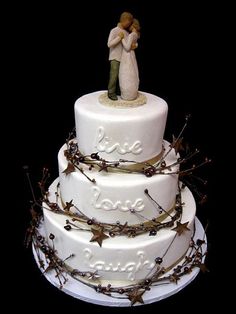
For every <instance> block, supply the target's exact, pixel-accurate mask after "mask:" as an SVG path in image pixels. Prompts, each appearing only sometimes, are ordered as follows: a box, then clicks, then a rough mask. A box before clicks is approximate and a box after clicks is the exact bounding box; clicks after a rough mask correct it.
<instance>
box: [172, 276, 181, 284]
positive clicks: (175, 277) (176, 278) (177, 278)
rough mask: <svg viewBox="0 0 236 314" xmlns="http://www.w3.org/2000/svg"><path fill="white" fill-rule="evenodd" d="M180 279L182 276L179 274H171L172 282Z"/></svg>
mask: <svg viewBox="0 0 236 314" xmlns="http://www.w3.org/2000/svg"><path fill="white" fill-rule="evenodd" d="M178 280H180V277H179V276H178V275H177V274H173V275H171V276H170V282H174V283H176V284H177V283H178Z"/></svg>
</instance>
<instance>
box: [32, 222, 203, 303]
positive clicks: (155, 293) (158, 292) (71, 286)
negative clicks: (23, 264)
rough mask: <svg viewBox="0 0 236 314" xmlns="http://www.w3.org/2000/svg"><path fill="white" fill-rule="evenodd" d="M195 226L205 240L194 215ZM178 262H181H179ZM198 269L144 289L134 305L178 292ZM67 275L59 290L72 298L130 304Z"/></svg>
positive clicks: (51, 277)
mask: <svg viewBox="0 0 236 314" xmlns="http://www.w3.org/2000/svg"><path fill="white" fill-rule="evenodd" d="M195 226H196V231H195V235H194V240H197V239H203V238H204V240H205V241H206V236H205V232H204V229H203V227H202V224H201V222H200V221H199V219H198V218H197V217H195ZM39 231H40V233H41V234H42V235H44V234H45V232H44V226H43V224H41V226H40V228H39ZM32 248H33V255H34V258H35V260H36V263H37V265H38V267H39V269H40V270H41V271H42V269H41V268H40V266H39V260H38V256H37V254H36V251H35V248H34V245H33V247H32ZM202 249H203V254H204V253H205V252H206V249H207V241H206V243H205V244H203V246H202ZM40 258H41V259H42V260H43V261H44V262H45V266H47V262H46V260H45V259H44V255H43V254H41V256H40ZM179 264H181V262H180V263H179ZM199 270H200V269H199V268H198V267H196V268H194V269H193V270H192V272H191V273H190V274H187V275H186V276H183V277H181V279H180V280H179V281H178V283H177V284H175V283H169V284H166V285H160V286H152V287H151V290H150V291H146V292H145V294H144V295H143V296H142V298H143V301H144V304H141V303H135V304H134V306H137V305H145V304H150V303H153V302H157V301H160V300H162V299H165V298H168V297H169V296H171V295H173V294H175V293H177V292H179V291H180V290H182V289H183V288H184V287H186V286H187V285H188V284H190V282H191V281H193V280H194V278H195V277H196V276H197V274H198V273H199ZM42 273H43V275H44V276H45V277H46V279H47V280H48V281H49V282H50V283H51V284H53V285H54V286H55V287H57V288H58V289H60V285H59V283H58V280H57V278H56V277H55V273H54V272H49V273H45V272H43V271H42ZM67 277H68V281H67V282H66V284H65V285H64V286H63V288H62V289H60V290H61V291H63V292H64V293H66V294H68V295H70V296H72V297H74V298H77V299H80V300H82V301H85V302H89V303H93V304H98V305H103V306H114V307H129V306H131V302H130V300H128V299H118V298H111V297H108V296H106V295H104V294H101V293H97V292H96V291H95V290H93V289H92V288H90V287H88V286H86V285H85V284H83V283H80V282H78V281H77V280H75V279H73V278H72V277H70V276H69V275H67Z"/></svg>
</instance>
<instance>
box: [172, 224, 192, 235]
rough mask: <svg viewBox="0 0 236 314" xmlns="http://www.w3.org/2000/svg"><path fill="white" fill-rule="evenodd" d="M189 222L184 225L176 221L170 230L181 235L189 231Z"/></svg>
mask: <svg viewBox="0 0 236 314" xmlns="http://www.w3.org/2000/svg"><path fill="white" fill-rule="evenodd" d="M188 223H189V221H187V222H185V223H183V224H182V223H181V222H179V221H177V226H176V227H175V228H173V229H171V230H173V231H176V232H177V233H178V235H181V234H182V233H183V232H185V231H187V230H189V231H190V229H189V228H188V227H187V226H188Z"/></svg>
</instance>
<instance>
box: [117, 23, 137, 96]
mask: <svg viewBox="0 0 236 314" xmlns="http://www.w3.org/2000/svg"><path fill="white" fill-rule="evenodd" d="M129 31H130V34H129V35H128V36H126V37H124V38H123V39H122V45H123V50H122V55H121V61H120V69H119V84H120V91H121V98H122V99H124V100H134V99H136V98H137V96H138V88H139V73H138V65H137V61H136V56H135V52H134V50H135V49H136V48H137V46H138V44H137V40H138V38H139V37H140V24H139V21H138V20H137V19H133V23H132V24H131V26H130V29H129Z"/></svg>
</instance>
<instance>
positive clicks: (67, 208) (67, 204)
mask: <svg viewBox="0 0 236 314" xmlns="http://www.w3.org/2000/svg"><path fill="white" fill-rule="evenodd" d="M72 202H73V200H71V201H70V202H66V206H65V207H64V210H67V211H69V210H70V208H71V207H73V206H74V204H73V203H72Z"/></svg>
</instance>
